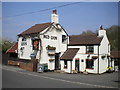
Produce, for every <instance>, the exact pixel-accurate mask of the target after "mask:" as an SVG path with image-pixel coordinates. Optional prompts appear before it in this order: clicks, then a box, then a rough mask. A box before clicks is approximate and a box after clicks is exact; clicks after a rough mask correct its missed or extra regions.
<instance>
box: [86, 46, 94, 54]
mask: <svg viewBox="0 0 120 90" xmlns="http://www.w3.org/2000/svg"><path fill="white" fill-rule="evenodd" d="M86 53H94V46H93V45H91V46H86Z"/></svg>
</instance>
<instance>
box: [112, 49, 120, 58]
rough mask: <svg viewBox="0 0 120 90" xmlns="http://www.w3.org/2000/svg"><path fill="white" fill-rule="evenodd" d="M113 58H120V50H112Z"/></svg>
mask: <svg viewBox="0 0 120 90" xmlns="http://www.w3.org/2000/svg"><path fill="white" fill-rule="evenodd" d="M111 58H120V51H111Z"/></svg>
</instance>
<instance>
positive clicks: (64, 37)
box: [62, 35, 67, 43]
mask: <svg viewBox="0 0 120 90" xmlns="http://www.w3.org/2000/svg"><path fill="white" fill-rule="evenodd" d="M66 41H67V36H66V35H62V43H65V42H66Z"/></svg>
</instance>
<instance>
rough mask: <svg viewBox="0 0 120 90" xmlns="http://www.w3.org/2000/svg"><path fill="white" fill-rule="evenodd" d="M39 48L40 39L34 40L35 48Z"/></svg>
mask: <svg viewBox="0 0 120 90" xmlns="http://www.w3.org/2000/svg"><path fill="white" fill-rule="evenodd" d="M38 49H39V40H33V50H38Z"/></svg>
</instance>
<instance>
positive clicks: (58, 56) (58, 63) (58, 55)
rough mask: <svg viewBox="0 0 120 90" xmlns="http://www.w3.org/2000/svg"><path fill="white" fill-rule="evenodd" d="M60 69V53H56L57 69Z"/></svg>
mask: <svg viewBox="0 0 120 90" xmlns="http://www.w3.org/2000/svg"><path fill="white" fill-rule="evenodd" d="M59 69H60V53H55V70H59Z"/></svg>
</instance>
